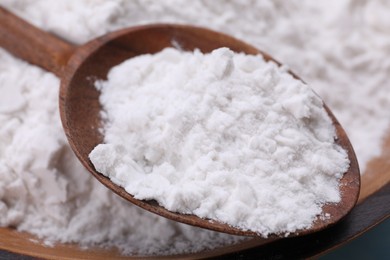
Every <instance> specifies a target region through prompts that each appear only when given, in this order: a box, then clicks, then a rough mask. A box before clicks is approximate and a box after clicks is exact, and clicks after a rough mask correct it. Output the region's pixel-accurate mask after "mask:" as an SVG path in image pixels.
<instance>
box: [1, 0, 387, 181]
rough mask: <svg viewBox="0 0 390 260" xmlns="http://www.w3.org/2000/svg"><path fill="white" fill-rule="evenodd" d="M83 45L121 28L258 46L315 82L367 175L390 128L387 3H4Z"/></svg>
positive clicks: (16, 0)
mask: <svg viewBox="0 0 390 260" xmlns="http://www.w3.org/2000/svg"><path fill="white" fill-rule="evenodd" d="M2 5H5V6H7V7H10V8H11V9H12V10H13V11H15V12H17V13H18V14H20V15H22V16H23V17H26V18H27V19H29V21H31V22H33V23H34V24H36V25H38V26H40V27H42V28H44V29H46V30H48V31H51V32H54V33H56V34H58V35H60V36H62V37H64V38H66V39H69V40H72V41H74V42H76V43H84V42H85V41H87V40H89V39H92V38H94V37H96V36H97V35H101V34H104V33H106V32H109V31H113V30H116V29H119V28H123V27H127V26H133V25H139V24H146V23H153V22H174V23H175V22H177V23H186V24H195V25H201V26H205V27H209V28H211V29H215V30H219V31H222V32H225V33H228V34H231V35H234V36H236V37H238V38H240V39H242V40H244V41H247V42H249V43H252V44H254V45H255V46H257V47H258V48H259V49H261V50H264V51H266V52H268V53H270V54H272V56H274V57H276V58H277V59H278V60H280V61H283V63H284V64H287V65H289V67H291V68H292V69H293V71H294V72H296V73H297V74H298V75H299V76H300V77H301V78H303V79H304V80H305V81H306V82H310V85H311V86H312V88H313V89H314V90H315V91H316V92H317V93H318V94H319V95H320V96H321V98H322V99H323V100H324V101H325V103H326V104H327V105H328V106H329V107H330V108H331V110H332V111H333V112H334V113H335V115H336V116H337V118H338V120H339V121H340V122H341V124H342V125H343V127H344V128H345V130H346V132H347V134H348V136H349V138H350V140H351V142H352V144H353V146H354V149H355V152H356V154H357V157H358V161H359V165H360V168H361V172H362V173H364V170H365V167H366V164H367V162H368V161H369V160H370V159H371V158H373V157H375V156H378V155H379V154H380V151H381V141H382V139H383V135H384V134H385V133H386V130H388V129H389V126H390V117H389V116H388V113H387V111H389V110H390V95H388V93H389V91H390V90H389V86H390V79H389V77H387V75H388V74H389V72H390V61H389V59H386V57H388V56H389V55H390V38H389V37H388V34H387V30H388V29H387V28H389V18H388V15H386V14H387V13H389V12H390V4H389V2H388V0H377V1H367V0H320V1H310V0H303V1H300V0H293V1H284V0H260V1H246V2H245V1H239V0H224V1H222V0H216V1H208V0H199V1H191V3H187V1H185V0H167V1H153V0H133V1H125V0H104V1H103V0H94V1H92V0H81V1H78V0H66V1H65V0H59V1H50V0H3V1H2Z"/></svg>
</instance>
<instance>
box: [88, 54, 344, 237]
mask: <svg viewBox="0 0 390 260" xmlns="http://www.w3.org/2000/svg"><path fill="white" fill-rule="evenodd" d="M96 86H97V88H98V89H99V90H100V91H101V95H100V103H101V104H102V107H103V110H104V111H103V112H102V114H103V118H105V119H106V123H105V126H104V144H100V145H98V146H97V147H96V148H95V149H94V150H93V151H92V152H91V153H90V155H89V157H90V159H91V161H92V163H93V164H94V166H95V168H96V170H97V171H99V172H101V173H103V174H105V175H106V176H108V177H109V178H111V180H112V181H113V182H115V183H117V184H118V185H120V186H122V187H124V188H125V189H126V191H127V192H129V193H130V194H132V195H134V197H135V198H137V199H147V200H149V199H155V200H157V201H158V202H159V203H160V205H162V206H164V207H165V208H167V209H168V210H171V211H176V212H181V213H187V214H195V215H197V216H200V217H203V218H209V219H213V220H219V221H221V222H224V223H227V224H230V225H232V226H236V227H240V228H242V229H249V230H252V231H255V232H258V233H259V234H262V235H263V236H268V235H269V234H270V233H277V234H280V233H291V232H294V231H296V230H298V229H304V228H309V227H310V226H311V224H312V222H313V221H314V220H315V218H316V217H317V215H319V214H320V213H321V206H322V205H323V204H324V203H327V202H329V203H331V202H338V201H339V200H340V196H339V189H338V180H339V179H340V177H341V176H342V174H343V173H344V172H346V170H347V169H348V167H349V160H348V158H347V157H348V156H347V153H346V152H345V151H344V150H343V149H342V148H341V147H339V146H338V145H336V144H335V143H334V137H335V129H334V127H333V125H332V122H331V120H330V118H329V116H328V115H327V113H326V111H325V109H324V108H323V104H322V101H321V99H320V98H319V97H318V96H316V95H315V94H314V92H313V91H312V90H311V89H310V88H309V87H308V86H307V85H305V84H304V83H302V82H301V81H299V80H296V79H294V78H293V77H292V76H291V74H289V73H287V72H286V71H285V70H284V69H283V68H279V67H278V66H277V65H276V64H275V63H273V62H265V61H264V60H263V58H262V57H261V56H259V55H257V56H253V55H245V54H238V53H234V52H232V51H231V50H229V49H227V48H220V49H217V50H214V51H213V52H211V53H210V54H202V53H200V52H199V51H195V52H193V53H191V52H180V51H178V50H176V49H173V48H167V49H164V50H163V51H161V52H159V53H157V54H154V55H142V56H138V57H136V58H132V59H129V60H127V61H125V62H123V63H122V64H120V65H117V66H115V67H113V68H112V69H111V70H110V72H109V73H108V79H107V81H98V82H97V85H96Z"/></svg>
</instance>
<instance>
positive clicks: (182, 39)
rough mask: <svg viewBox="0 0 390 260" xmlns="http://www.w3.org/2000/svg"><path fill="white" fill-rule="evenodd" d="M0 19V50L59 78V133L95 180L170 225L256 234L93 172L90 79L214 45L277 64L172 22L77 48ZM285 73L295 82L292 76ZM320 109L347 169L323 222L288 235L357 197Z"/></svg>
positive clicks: (97, 122) (221, 37) (95, 102)
mask: <svg viewBox="0 0 390 260" xmlns="http://www.w3.org/2000/svg"><path fill="white" fill-rule="evenodd" d="M0 15H1V17H0V36H1V38H4V36H5V35H7V37H8V35H11V36H12V37H14V38H11V39H8V40H7V39H1V40H0V46H3V47H5V48H6V49H8V50H9V51H11V52H12V53H14V54H16V55H17V56H19V57H21V58H23V59H25V60H27V61H29V62H31V63H34V64H37V65H39V66H41V67H43V68H45V69H47V70H49V71H52V72H53V73H55V74H56V75H57V76H59V77H60V78H61V87H60V95H59V100H60V101H59V107H60V115H61V120H62V124H63V128H64V131H65V133H66V136H67V138H68V141H69V144H70V146H71V147H72V149H73V151H74V153H75V154H76V156H77V157H78V159H79V160H80V161H81V163H82V164H83V165H84V166H85V167H86V168H87V169H88V171H89V172H90V173H92V174H93V176H94V177H95V178H97V179H98V180H99V181H100V182H101V183H103V184H104V185H105V186H107V187H108V188H109V189H111V190H112V191H114V192H115V193H117V194H118V195H119V196H121V197H122V198H124V199H126V200H128V201H130V202H131V203H133V204H135V205H137V206H139V207H141V208H143V209H145V210H148V211H151V212H154V213H156V214H158V215H161V216H163V217H166V218H169V219H172V220H174V221H179V222H182V223H186V224H190V225H193V226H198V227H202V228H206V229H210V230H214V231H220V232H224V233H229V234H233V235H246V236H258V234H256V233H255V232H252V231H248V230H242V229H239V228H235V227H232V226H230V225H227V224H224V223H220V222H218V221H211V220H208V219H202V218H199V217H197V216H195V215H185V214H180V213H176V212H171V211H168V210H166V209H165V208H163V207H161V206H159V205H158V203H157V202H156V201H154V200H150V201H144V200H137V199H135V198H134V197H133V196H132V195H130V194H129V193H127V192H126V191H125V190H124V189H123V188H122V187H120V186H118V185H116V184H115V183H113V182H112V181H111V180H110V179H109V178H107V177H105V176H104V175H102V174H100V173H98V172H97V171H96V170H95V168H94V166H93V164H92V163H91V161H90V160H89V158H88V155H89V153H90V152H91V151H92V150H93V149H94V147H95V146H96V145H98V144H100V143H103V135H102V133H101V129H102V127H103V124H102V120H101V117H100V111H101V105H100V103H99V94H100V93H99V92H98V90H97V89H96V88H95V85H94V84H95V82H96V80H105V79H106V77H107V74H108V71H109V70H110V69H111V68H112V67H113V66H115V65H118V64H119V63H121V62H123V61H125V60H127V59H129V58H132V57H135V56H137V55H142V54H153V53H156V52H159V51H161V50H162V49H164V48H166V47H174V48H178V49H180V50H184V51H192V50H194V49H199V50H201V51H202V52H204V53H207V52H211V51H212V50H214V49H217V48H220V47H228V48H230V49H231V50H233V51H235V52H243V53H246V54H262V55H263V56H264V59H265V60H267V61H274V62H276V63H278V64H280V63H279V62H277V61H276V60H274V59H273V58H272V57H271V56H269V55H268V54H266V53H263V52H261V51H259V50H257V49H256V48H254V47H252V46H250V45H248V44H246V43H244V42H242V41H240V40H237V39H235V38H233V37H230V36H227V35H225V34H221V33H218V32H214V31H211V30H208V29H205V28H200V27H194V26H186V25H173V24H154V25H145V26H137V27H132V28H128V29H123V30H119V31H115V32H111V33H108V34H106V35H104V36H102V37H99V38H97V39H94V40H92V41H90V42H88V43H87V44H85V45H82V46H72V45H71V44H69V43H66V42H65V41H63V40H61V39H59V38H56V37H54V36H53V35H50V34H48V33H45V32H42V31H40V30H39V29H37V28H35V27H33V26H32V25H29V24H27V23H26V22H24V21H23V20H21V19H20V18H17V17H15V16H14V15H12V14H10V13H9V12H8V11H6V10H4V9H0ZM4 17H5V18H4ZM4 20H6V21H8V24H11V26H8V27H7V25H4V23H5V22H4ZM9 21H11V22H12V23H9ZM26 37H29V38H26ZM26 40H30V41H29V46H31V45H32V46H33V47H34V50H36V49H38V50H40V52H39V53H38V54H34V52H31V51H28V49H29V48H31V47H29V46H27V45H26V44H24V46H23V44H22V46H19V45H18V44H16V43H18V42H22V41H23V42H25V41H26ZM15 46H19V47H15ZM45 46H46V47H45ZM35 53H36V51H35ZM291 74H292V75H293V76H294V77H295V78H298V77H297V76H296V75H295V74H293V73H292V72H291ZM324 107H325V109H326V111H327V113H328V114H329V116H330V118H331V119H332V122H333V124H334V126H335V128H336V135H337V138H336V140H335V141H336V143H338V144H339V145H340V146H342V147H343V148H344V149H345V150H346V151H347V153H348V157H349V160H350V167H349V169H348V171H347V172H346V173H344V175H343V177H342V179H341V180H340V184H339V187H340V193H341V201H340V202H339V203H333V204H326V205H324V206H323V213H329V214H330V217H329V218H326V219H324V218H320V217H318V218H317V219H316V221H315V222H314V223H313V225H312V227H311V228H309V229H304V230H299V231H297V232H295V233H293V234H289V236H298V235H304V234H308V233H312V232H316V231H319V230H322V229H324V228H326V227H328V226H330V225H332V224H335V223H336V222H338V221H339V220H340V219H342V218H343V217H344V216H345V215H347V214H348V212H350V210H351V209H352V208H353V207H354V205H355V204H356V201H357V199H358V195H359V189H360V173H359V168H358V164H357V160H356V156H355V153H354V151H353V148H352V146H351V144H350V142H349V140H348V137H347V135H346V134H345V132H344V130H343V128H342V127H341V125H340V124H339V123H338V121H337V119H336V118H335V117H334V115H333V114H332V112H331V111H330V110H329V108H328V107H327V106H326V105H324ZM129 217H131V216H129ZM285 235H286V234H275V235H271V236H270V237H269V238H267V240H268V241H272V240H274V239H277V238H281V237H285Z"/></svg>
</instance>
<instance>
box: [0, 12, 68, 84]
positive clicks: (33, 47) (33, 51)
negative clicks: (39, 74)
mask: <svg viewBox="0 0 390 260" xmlns="http://www.w3.org/2000/svg"><path fill="white" fill-rule="evenodd" d="M0 46H1V47H3V48H5V49H7V50H8V51H9V52H11V53H13V54H14V55H15V56H17V57H20V58H22V59H23V60H26V61H28V62H30V63H33V64H35V65H38V66H40V67H42V68H44V69H46V70H48V71H51V72H53V73H54V74H56V75H57V76H59V77H60V76H61V74H62V69H63V67H64V65H65V64H66V63H67V61H68V59H69V57H70V55H71V54H72V53H73V51H74V47H73V46H72V45H70V44H68V43H67V42H65V41H63V40H60V39H58V38H57V37H55V36H53V35H51V34H48V33H46V32H43V31H42V30H40V29H38V28H36V27H35V26H32V25H30V24H29V23H27V22H25V21H24V20H22V19H19V18H18V17H16V16H15V15H13V14H12V13H10V12H8V11H7V10H5V9H4V8H2V7H1V6H0Z"/></svg>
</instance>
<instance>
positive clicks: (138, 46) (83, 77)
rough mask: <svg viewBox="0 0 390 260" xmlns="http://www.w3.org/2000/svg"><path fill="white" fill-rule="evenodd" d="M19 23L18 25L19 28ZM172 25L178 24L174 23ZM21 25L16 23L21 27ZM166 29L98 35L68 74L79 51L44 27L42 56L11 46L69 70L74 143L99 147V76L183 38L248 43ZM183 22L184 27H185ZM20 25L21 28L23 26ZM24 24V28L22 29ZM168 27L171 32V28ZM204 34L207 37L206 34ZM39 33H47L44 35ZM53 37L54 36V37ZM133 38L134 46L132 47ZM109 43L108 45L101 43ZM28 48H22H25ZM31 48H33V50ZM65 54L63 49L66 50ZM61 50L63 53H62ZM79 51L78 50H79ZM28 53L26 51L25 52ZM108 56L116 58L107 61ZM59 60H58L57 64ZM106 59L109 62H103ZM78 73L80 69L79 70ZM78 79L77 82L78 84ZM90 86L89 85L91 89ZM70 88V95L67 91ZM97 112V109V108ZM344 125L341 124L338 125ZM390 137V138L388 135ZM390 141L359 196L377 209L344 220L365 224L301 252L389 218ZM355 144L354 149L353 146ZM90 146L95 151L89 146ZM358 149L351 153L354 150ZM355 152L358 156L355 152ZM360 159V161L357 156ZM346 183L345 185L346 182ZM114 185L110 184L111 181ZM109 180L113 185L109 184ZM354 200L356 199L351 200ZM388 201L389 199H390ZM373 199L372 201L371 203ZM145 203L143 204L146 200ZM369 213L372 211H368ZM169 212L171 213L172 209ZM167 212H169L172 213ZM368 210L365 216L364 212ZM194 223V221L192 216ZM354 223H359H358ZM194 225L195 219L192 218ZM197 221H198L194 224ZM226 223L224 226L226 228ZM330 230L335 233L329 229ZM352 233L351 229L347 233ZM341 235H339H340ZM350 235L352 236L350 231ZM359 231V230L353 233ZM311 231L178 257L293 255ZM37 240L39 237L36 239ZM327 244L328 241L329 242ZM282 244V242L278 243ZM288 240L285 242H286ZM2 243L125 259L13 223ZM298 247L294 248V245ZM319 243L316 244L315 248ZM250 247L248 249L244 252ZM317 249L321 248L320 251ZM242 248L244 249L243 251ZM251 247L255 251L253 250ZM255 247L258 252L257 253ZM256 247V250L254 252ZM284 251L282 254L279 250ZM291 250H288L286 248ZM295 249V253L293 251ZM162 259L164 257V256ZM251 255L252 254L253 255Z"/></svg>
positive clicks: (205, 43) (206, 45)
mask: <svg viewBox="0 0 390 260" xmlns="http://www.w3.org/2000/svg"><path fill="white" fill-rule="evenodd" d="M8 19H9V16H7V14H4V12H3V10H1V12H0V23H1V24H3V22H4V23H5V24H7V23H8V25H7V26H8V27H7V26H5V29H4V28H1V29H0V36H1V40H0V43H4V44H6V45H7V44H8V45H12V44H10V42H8V41H6V40H4V39H3V38H4V36H5V35H6V36H7V37H8V36H9V35H8V34H9V33H10V31H9V30H11V31H12V30H14V29H13V28H14V27H15V26H14V24H12V23H11V25H9V24H10V23H9V21H8ZM13 26H14V27H13ZM171 26H172V25H171ZM19 27H20V25H18V26H16V28H17V29H18V28H19ZM163 27H164V29H163V28H157V29H156V30H155V31H154V34H152V35H151V34H150V32H148V33H147V34H145V32H142V30H141V31H138V32H137V33H136V34H131V35H129V32H128V31H126V30H122V31H118V32H114V33H112V34H109V35H106V36H103V37H101V38H99V39H96V40H94V41H92V42H90V43H88V44H87V45H85V46H83V47H80V48H77V51H76V52H75V55H74V56H73V58H72V59H71V62H70V63H69V66H68V67H67V68H66V69H65V73H64V74H62V73H63V70H62V68H63V66H64V63H66V62H65V60H66V59H67V58H68V57H69V52H72V51H74V49H73V46H71V45H69V44H67V43H65V42H63V41H61V40H59V39H56V38H55V37H54V36H51V37H54V38H51V37H49V38H45V39H48V41H47V42H49V43H50V46H56V44H53V43H55V41H57V40H58V41H60V42H62V43H60V44H59V46H60V47H58V48H57V47H53V48H54V49H51V48H52V47H48V48H47V49H45V48H44V42H42V40H39V41H37V40H34V38H35V37H36V35H40V34H36V33H44V32H35V33H32V34H30V35H27V36H26V37H27V38H24V39H25V40H30V39H29V38H28V37H30V38H31V40H32V41H33V43H34V44H37V49H38V50H41V51H42V53H41V54H40V55H41V56H38V58H36V57H35V56H34V55H33V56H29V55H30V54H29V53H28V52H27V53H26V51H24V50H23V49H18V48H14V47H13V46H10V49H11V51H12V50H13V51H14V52H16V54H18V52H19V53H21V54H20V55H21V56H22V57H24V58H25V59H32V60H30V61H31V62H32V63H34V64H37V65H40V66H42V67H44V68H46V69H48V70H52V71H53V72H54V73H56V74H57V75H64V82H65V83H64V82H63V83H62V87H61V91H62V93H61V94H62V96H61V99H60V102H62V105H63V103H64V102H65V100H66V98H70V99H72V102H74V104H73V105H72V106H71V108H70V109H69V108H68V110H66V109H64V110H63V111H62V114H63V115H62V116H65V117H66V116H69V114H71V113H75V112H78V109H81V110H82V111H84V112H83V113H85V114H84V117H83V118H82V117H80V118H79V119H78V120H79V122H77V121H76V122H71V123H69V122H67V123H66V124H65V127H66V128H67V129H68V132H67V134H68V137H69V139H70V141H71V143H72V138H75V140H76V139H77V138H80V136H82V135H83V134H84V135H95V137H94V138H95V139H93V140H92V139H91V140H89V139H82V140H80V145H81V146H83V147H89V148H88V149H91V147H92V148H93V147H94V145H96V144H97V141H99V142H100V141H101V140H102V137H101V136H99V135H98V134H96V132H97V127H99V126H100V119H99V118H98V116H97V112H96V111H97V110H98V109H100V106H99V104H98V103H96V97H97V96H96V95H97V94H98V93H97V92H96V90H93V89H94V88H92V87H91V86H92V84H93V82H94V80H96V79H97V78H105V75H106V73H107V70H108V68H110V66H113V65H116V64H118V63H119V62H121V61H123V60H124V59H127V58H129V57H132V56H134V55H138V54H141V53H153V52H156V51H158V50H160V49H161V48H162V46H171V45H174V46H177V43H179V46H181V48H183V49H186V50H190V49H193V48H195V47H198V48H200V49H202V50H203V51H205V52H207V51H211V50H212V49H214V48H217V47H221V46H226V41H228V42H229V44H230V45H227V46H229V47H230V48H232V49H233V50H236V51H241V50H243V49H242V48H243V45H242V44H244V43H242V42H240V41H238V40H236V39H233V38H231V37H228V36H226V35H221V34H218V35H216V33H214V32H209V33H206V34H205V33H204V31H203V30H204V29H201V28H194V29H193V30H191V32H190V33H187V34H183V33H182V32H180V29H178V30H176V29H175V30H172V28H170V27H169V26H168V25H165V26H163ZM179 27H180V26H179ZM19 29H20V28H19ZM19 29H18V30H19ZM136 29H140V27H138V28H133V29H131V30H136ZM32 30H38V29H36V28H35V29H32ZM166 30H168V31H169V32H167V31H166ZM17 33H19V37H22V36H23V37H24V35H23V34H22V33H23V31H18V32H17ZM140 37H141V38H142V39H143V41H139V39H140ZM202 37H203V38H202ZM38 38H44V36H42V37H38ZM52 40H53V41H52ZM145 42H147V43H148V44H147V46H145ZM129 43H130V46H129ZM102 45H104V48H102V47H101V46H102ZM245 48H246V50H245V52H247V53H251V54H255V53H258V51H257V50H256V49H255V48H253V47H251V46H249V45H245ZM21 50H22V51H21ZM30 50H31V49H30ZM45 52H46V54H48V53H49V54H50V55H51V54H53V53H54V54H55V55H54V56H50V55H48V56H46V54H45ZM61 53H62V54H61ZM58 54H61V55H58ZM76 54H77V55H76ZM23 55H25V56H23ZM107 57H110V58H109V59H108V60H107ZM265 57H266V59H271V57H270V56H269V55H266V54H265ZM45 59H48V62H47V63H46V62H44V60H45ZM53 64H54V65H53ZM102 64H103V65H102ZM76 72H77V73H76ZM75 82H76V83H77V84H76V83H75ZM71 84H75V85H74V86H73V89H72V90H71V91H69V92H67V91H68V90H66V91H65V90H64V86H66V85H71ZM77 88H80V89H83V88H84V90H77ZM85 89H87V90H85ZM64 91H65V92H66V93H65V94H64V93H63V92H64ZM78 91H85V92H84V93H85V96H83V97H82V102H80V100H79V101H77V100H78V99H80V96H78V95H77V94H78ZM91 111H95V112H91ZM77 124H79V127H80V128H81V129H79V130H80V131H81V132H80V133H79V135H80V136H77V133H75V135H72V134H71V133H70V132H69V131H73V130H72V129H74V128H75V127H76V126H77ZM337 125H338V124H337ZM337 129H338V135H339V136H340V137H343V135H344V133H343V130H342V128H341V127H338V128H337ZM340 140H344V138H339V140H338V142H340ZM388 140H390V139H388ZM340 144H342V145H344V147H346V148H348V147H349V146H350V145H349V142H344V143H343V142H341V143H340ZM389 148H390V145H389V141H387V142H385V144H384V149H383V153H382V156H381V157H378V158H375V159H374V160H373V161H371V162H370V164H369V166H368V169H367V172H366V174H365V175H364V176H363V179H362V183H363V185H362V192H361V196H360V199H359V201H360V202H361V204H360V205H359V207H360V206H361V207H363V205H364V208H365V209H367V208H370V207H372V208H371V210H366V211H357V213H355V211H356V209H355V210H354V211H353V212H352V214H351V215H349V216H348V217H347V218H346V219H345V220H344V221H343V222H342V223H349V222H351V221H352V220H351V219H350V216H355V215H356V219H359V218H360V220H359V221H360V222H361V223H362V224H361V226H359V227H355V228H354V226H350V225H349V224H341V225H344V226H345V228H344V230H349V231H348V232H349V233H348V232H347V231H344V233H343V232H341V231H338V230H339V229H337V228H336V227H338V226H339V225H340V224H337V225H336V226H334V227H333V228H331V229H326V230H324V231H322V232H325V233H324V234H327V237H328V240H327V241H329V240H332V239H333V237H337V234H338V233H332V232H340V234H339V237H338V239H334V242H329V243H328V244H327V246H323V247H315V244H313V243H312V244H310V241H307V243H308V245H311V247H310V248H303V249H302V251H300V252H303V253H301V254H304V253H305V252H306V253H305V254H306V255H313V254H317V253H318V252H320V251H324V250H328V249H329V248H331V247H334V246H335V245H337V244H340V243H342V242H343V241H347V240H349V239H351V238H352V237H353V236H356V235H357V234H360V233H361V232H363V231H364V229H365V228H367V227H369V226H372V225H374V224H375V223H377V222H378V221H380V220H382V219H383V218H387V217H388V215H389V213H388V207H387V211H383V208H385V209H386V207H383V205H389V204H390V203H389V196H388V193H385V195H383V194H382V193H376V192H377V191H378V190H379V189H380V188H382V187H387V186H386V185H388V183H389V179H390V167H389V158H390V157H389ZM348 149H349V148H348ZM89 151H90V150H89ZM89 151H88V150H85V151H82V152H80V154H79V155H78V156H85V155H86V154H87V153H89ZM351 154H352V153H350V155H351ZM353 157H354V156H353ZM352 161H354V160H352ZM86 166H87V167H90V168H91V167H92V165H91V164H90V162H87V164H86ZM352 168H353V172H355V173H356V171H357V164H356V165H355V164H354V163H353V164H352ZM96 177H97V178H98V179H99V178H100V180H102V178H104V177H103V176H102V175H100V174H98V175H96ZM344 184H345V185H344ZM344 184H343V185H342V187H347V188H348V187H350V186H352V187H355V188H356V185H357V183H356V182H354V181H352V182H351V180H347V181H346V182H345V183H344ZM109 185H110V184H109ZM109 185H108V186H109ZM355 188H354V192H356V189H355ZM116 192H117V193H118V194H120V195H122V196H128V194H127V193H126V192H124V191H123V190H121V189H118V190H117V191H116ZM371 194H374V196H373V197H375V198H376V199H378V196H377V195H380V196H379V198H382V200H381V202H382V203H385V204H382V205H381V209H378V210H375V207H379V206H378V205H377V204H375V203H374V202H372V201H371V200H369V199H367V197H368V196H369V195H371ZM351 201H352V200H351ZM386 202H387V203H386ZM367 203H369V204H367ZM153 204H155V203H154V202H145V204H144V205H143V206H144V207H155V205H153ZM140 206H142V205H140ZM362 212H363V213H364V212H366V213H364V214H367V215H364V214H363V213H362ZM168 213H169V212H168ZM168 213H167V214H168ZM362 214H363V215H362ZM171 218H173V219H175V217H174V216H173V217H172V216H171ZM364 219H369V221H364ZM189 222H191V220H189ZM352 223H353V222H352ZM189 224H191V223H189ZM192 224H194V223H192ZM222 228H223V227H222ZM328 230H333V231H328ZM322 232H317V233H315V234H313V235H310V236H309V237H311V238H313V236H314V237H315V236H316V235H318V234H321V233H322ZM326 232H331V234H330V233H326ZM346 232H347V233H348V234H349V235H348V234H347V233H346ZM335 234H336V235H335ZM346 234H347V235H346ZM351 234H354V235H351ZM305 237H307V236H304V237H302V238H288V239H280V240H278V239H277V238H273V239H272V240H262V239H252V240H250V241H249V242H246V243H241V244H238V245H235V246H231V247H223V248H219V249H216V250H210V251H207V252H201V253H200V254H193V255H181V256H177V257H176V258H184V259H191V258H202V257H213V256H214V257H215V256H220V255H226V254H229V253H231V252H236V253H235V254H232V255H230V256H229V255H228V256H227V257H231V256H237V254H241V253H242V254H244V256H245V255H248V256H250V255H251V254H255V255H257V256H260V254H262V253H260V252H264V255H267V254H268V255H275V254H276V255H280V254H281V255H288V254H287V253H283V252H284V250H287V249H286V246H283V245H285V243H286V244H287V245H289V244H290V242H286V241H296V240H297V241H300V239H304V238H305ZM33 240H35V241H36V242H34V241H33ZM325 244H326V243H325ZM276 245H279V246H276ZM280 245H282V246H280ZM0 248H2V249H5V250H9V251H12V252H19V253H22V254H26V255H33V256H36V257H42V258H47V259H53V258H56V259H74V258H79V259H107V258H110V259H123V258H124V257H122V256H120V255H119V254H118V252H117V251H115V250H101V249H90V250H82V249H80V248H79V247H78V246H77V245H63V244H60V245H56V246H55V247H46V246H44V245H43V244H42V243H41V242H39V240H37V239H36V238H35V237H34V236H31V235H29V234H25V233H20V232H16V231H14V230H12V229H8V228H1V229H0ZM247 248H252V249H250V250H247ZM290 248H294V247H290ZM313 248H314V249H313ZM243 250H244V251H243ZM316 250H317V251H316ZM237 252H240V253H237ZM248 252H249V253H248ZM251 252H252V253H251ZM253 252H255V253H253ZM275 252H279V253H275ZM286 252H287V251H286ZM291 254H292V253H291ZM136 258H137V259H138V258H139V256H138V257H133V258H131V257H129V259H136ZM158 258H159V259H161V257H158ZM167 258H168V259H172V258H173V256H169V257H167ZM248 259H250V258H248Z"/></svg>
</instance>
